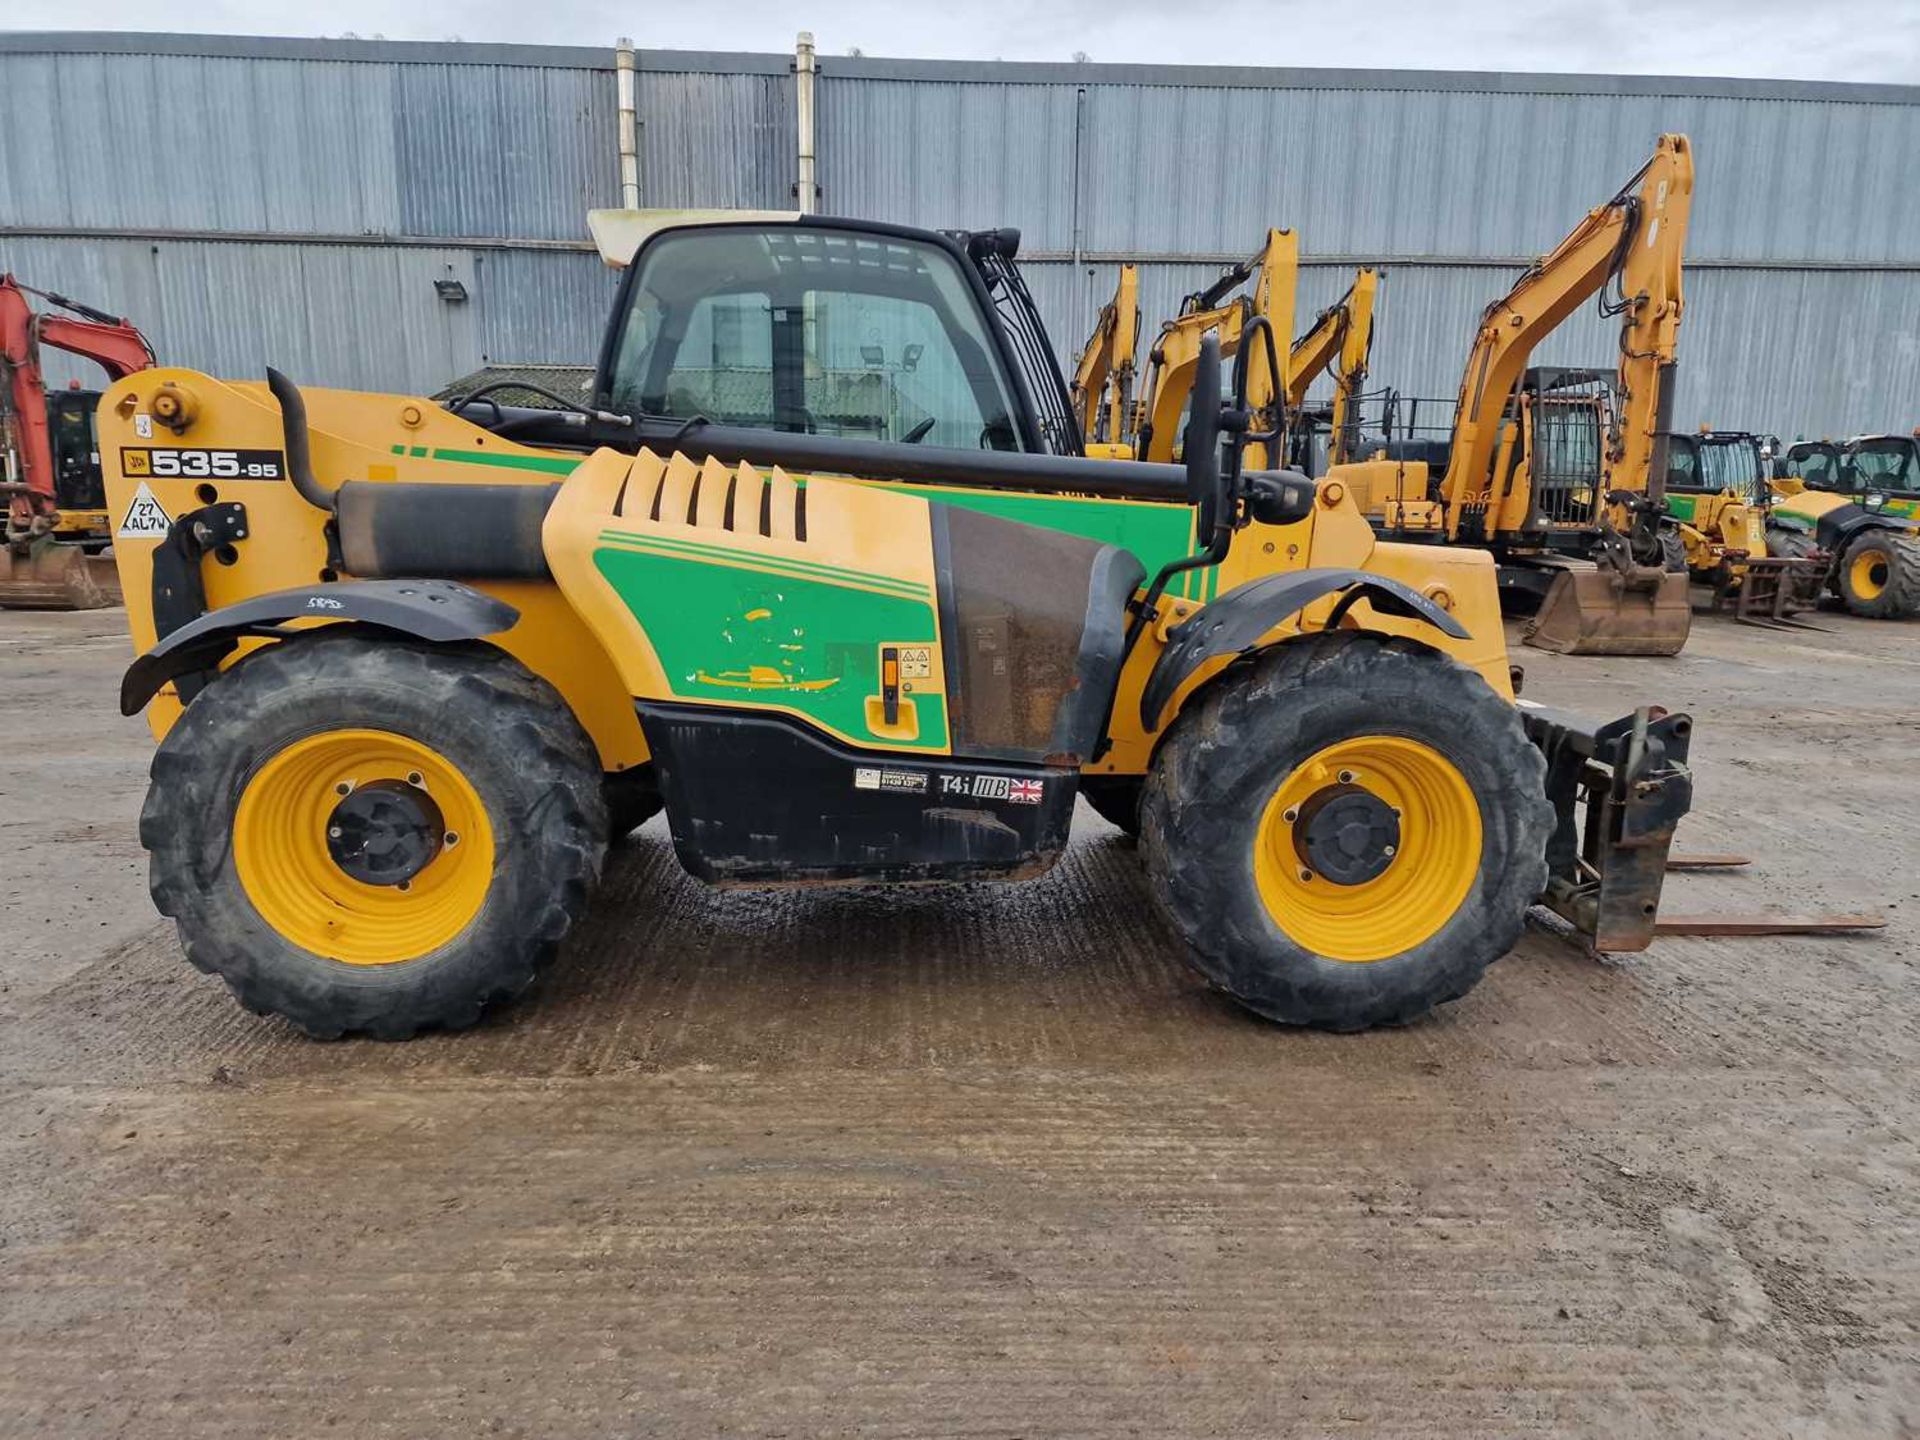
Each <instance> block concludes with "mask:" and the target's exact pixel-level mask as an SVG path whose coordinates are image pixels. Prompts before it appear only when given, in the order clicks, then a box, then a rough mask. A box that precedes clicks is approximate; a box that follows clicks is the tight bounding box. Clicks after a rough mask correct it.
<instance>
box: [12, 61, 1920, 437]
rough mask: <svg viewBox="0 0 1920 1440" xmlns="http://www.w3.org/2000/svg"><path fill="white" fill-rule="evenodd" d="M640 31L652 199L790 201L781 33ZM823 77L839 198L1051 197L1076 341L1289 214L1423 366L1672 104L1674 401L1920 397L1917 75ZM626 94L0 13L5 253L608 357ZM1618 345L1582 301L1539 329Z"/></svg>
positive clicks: (178, 302) (56, 268)
mask: <svg viewBox="0 0 1920 1440" xmlns="http://www.w3.org/2000/svg"><path fill="white" fill-rule="evenodd" d="M639 58H640V67H641V71H640V75H639V84H638V92H639V105H640V116H639V118H640V151H641V154H640V170H641V185H642V192H643V203H645V204H649V205H663V206H678V205H698V206H751V207H767V208H781V207H786V206H789V205H791V204H792V203H793V201H792V195H793V189H792V184H793V174H794V159H793V157H794V152H795V148H796V146H795V128H794V91H793V78H792V74H791V65H790V61H789V59H788V57H785V56H749V55H680V54H675V53H671V52H642V54H641V56H640V57H639ZM818 94H819V138H818V151H819V177H820V183H821V187H822V192H823V194H822V200H821V204H822V208H824V209H827V210H830V211H835V212H838V213H844V214H857V215H864V216H869V217H873V218H879V219H889V220H897V221H902V222H905V223H911V224H921V225H929V226H936V227H949V226H988V225H1007V224H1010V225H1017V226H1019V227H1021V229H1022V230H1023V232H1024V235H1025V250H1026V255H1027V266H1028V272H1029V278H1030V282H1031V284H1032V286H1033V289H1034V291H1035V294H1036V296H1037V297H1038V298H1039V300H1040V303H1041V306H1042V308H1043V310H1044V312H1045V314H1046V316H1047V319H1048V323H1049V326H1050V328H1051V330H1052V332H1053V335H1054V339H1055V341H1056V344H1057V345H1058V346H1059V348H1060V349H1061V350H1062V351H1063V352H1067V354H1066V355H1065V356H1064V357H1063V358H1066V359H1068V360H1070V359H1071V351H1072V350H1073V349H1074V347H1075V346H1076V345H1077V344H1078V342H1079V340H1080V339H1081V337H1082V336H1084V334H1085V333H1086V331H1087V329H1088V328H1089V327H1090V325H1091V323H1092V320H1093V316H1094V314H1095V313H1096V311H1097V310H1098V308H1099V306H1100V304H1101V303H1102V301H1103V300H1104V299H1105V298H1106V296H1107V294H1108V293H1109V292H1110V290H1111V287H1112V284H1113V278H1114V270H1115V264H1116V263H1117V261H1118V260H1119V259H1121V258H1135V259H1138V260H1139V261H1140V262H1141V263H1142V265H1143V282H1144V283H1143V302H1144V303H1143V309H1144V311H1145V313H1146V314H1147V315H1149V316H1152V317H1157V316H1162V315H1166V314H1170V313H1172V312H1173V310H1174V309H1175V308H1176V306H1177V303H1178V298H1179V296H1181V295H1182V294H1184V293H1186V292H1188V291H1190V290H1193V289H1196V288H1198V287H1199V286H1201V285H1203V284H1204V283H1206V282H1207V281H1208V280H1210V279H1211V278H1212V277H1213V275H1214V274H1215V273H1217V271H1218V269H1219V266H1220V263H1221V262H1222V260H1224V259H1225V258H1226V257H1228V256H1233V255H1239V254H1241V253H1244V252H1247V251H1251V250H1252V249H1253V248H1254V246H1255V245H1256V244H1257V242H1258V241H1259V238H1260V236H1261V234H1262V232H1263V231H1264V229H1265V228H1266V227H1267V226H1268V225H1270V224H1276V223H1277V224H1286V225H1291V226H1293V227H1294V228H1295V229H1297V230H1298V231H1299V232H1300V234H1301V237H1302V250H1303V253H1304V254H1305V255H1306V256H1307V257H1309V261H1310V263H1309V264H1308V265H1307V266H1306V267H1305V269H1304V271H1303V275H1302V281H1301V290H1300V296H1299V302H1298V316H1299V322H1300V324H1301V325H1302V326H1304V325H1305V324H1306V323H1307V321H1308V320H1309V319H1310V318H1311V317H1312V315H1313V314H1314V313H1315V311H1317V310H1318V309H1319V308H1320V307H1321V306H1322V305H1324V304H1326V303H1327V302H1328V301H1329V300H1331V299H1332V298H1333V297H1334V296H1336V295H1337V294H1338V293H1339V292H1340V290H1341V289H1343V288H1344V287H1345V285H1346V284H1347V282H1348V280H1349V279H1350V277H1351V271H1352V265H1353V263H1355V262H1357V261H1359V260H1362V259H1365V260H1375V261H1379V262H1380V263H1383V264H1384V265H1385V266H1386V268H1387V271H1388V277H1387V281H1386V285H1385V289H1384V292H1383V298H1382V303H1381V309H1380V315H1379V326H1378V340H1377V344H1376V349H1375V356H1374V366H1373V373H1374V375H1375V377H1376V379H1377V380H1379V381H1381V382H1383V383H1390V384H1393V385H1396V386H1399V387H1400V388H1402V389H1404V390H1407V391H1410V392H1414V393H1421V394H1431V395H1447V394H1450V393H1451V392H1452V390H1453V389H1454V387H1455V384H1456V381H1457V375H1458V369H1459V365H1460V363H1461V360H1462V358H1463V356H1464V352H1465V348H1466V345H1467V343H1468V341H1469V339H1470V337H1471V333H1472V327H1473V323H1474V318H1475V316H1476V315H1477V313H1478V311H1479V309H1480V307H1481V306H1482V305H1483V304H1484V303H1485V302H1486V301H1487V300H1488V299H1490V298H1492V297H1493V296H1494V295H1496V294H1498V293H1500V292H1501V291H1502V290H1504V289H1505V287H1506V285H1507V284H1508V283H1509V282H1510V280H1511V278H1512V269H1511V268H1510V267H1511V266H1512V265H1514V264H1516V263H1518V262H1520V261H1523V260H1524V259H1526V258H1528V257H1530V256H1532V255H1534V254H1536V253H1538V252H1540V251H1543V250H1545V249H1547V248H1549V247H1550V246H1551V245H1552V244H1553V243H1554V242H1556V241H1557V240H1558V239H1559V237H1560V236H1561V235H1562V234H1563V233H1565V231H1566V230H1567V229H1569V228H1570V227H1571V226H1572V225H1573V224H1574V223H1575V222H1576V221H1577V220H1578V218H1579V217H1580V215H1581V214H1582V213H1584V212H1585V211H1586V210H1587V209H1588V208H1589V207H1591V206H1592V205H1594V204H1596V203H1598V202H1599V201H1601V200H1603V199H1604V198H1606V196H1607V195H1608V194H1610V193H1611V192H1612V190H1613V189H1614V188H1615V187H1616V186H1618V185H1619V184H1620V183H1621V182H1622V181H1624V180H1625V179H1626V177H1627V176H1628V175H1629V174H1630V173H1631V172H1632V171H1633V169H1634V168H1635V167H1636V166H1637V165H1638V164H1639V162H1640V161H1641V160H1642V159H1644V158H1645V156H1646V155H1647V153H1648V152H1649V151H1650V150H1651V147H1652V144H1653V140H1654V138H1655V136H1656V135H1658V134H1659V133H1660V132H1661V131H1662V130H1667V129H1677V130H1682V131H1685V132H1686V133H1688V134H1689V135H1691V136H1692V138H1693V140H1694V143H1695V147H1696V152H1697V155H1698V163H1699V178H1698V189H1697V194H1696V204H1695V212H1694V225H1693V231H1692V236H1691V245H1690V259H1691V261H1692V262H1694V263H1693V268H1692V269H1691V271H1690V273H1689V277H1688V298H1689V308H1688V313H1687V320H1686V325H1685V328H1684V330H1683V332H1682V342H1681V358H1682V376H1683V380H1682V389H1681V393H1680V397H1679V405H1678V418H1679V419H1680V421H1681V422H1682V423H1689V424H1690V423H1693V422H1695V421H1699V420H1706V421H1710V422H1712V423H1715V424H1719V425H1725V426H1745V427H1754V428H1764V429H1777V430H1779V431H1781V432H1782V433H1785V434H1794V433H1802V432H1804V433H1841V432H1846V431H1851V430H1856V429H1863V428H1881V427H1887V426H1903V427H1904V426H1906V425H1910V424H1913V423H1916V422H1920V89H1916V88H1902V87H1887V86H1858V87H1849V86H1839V85H1793V84H1784V83H1780V82H1751V83H1748V82H1733V81H1691V80H1682V81H1674V80H1655V79H1635V78H1623V77H1606V76H1599V77H1584V78H1581V77H1555V76H1511V75H1504V76H1503V75H1487V76H1463V75H1452V74H1407V73H1398V74H1396V73H1389V72H1366V73H1362V72H1338V71H1248V70H1227V69H1221V70H1211V69H1210V70H1197V69H1190V68H1189V69H1181V70H1167V69H1158V68H1151V67H1121V66H1058V65H1043V66H1034V65H1001V64H962V63H939V62H904V61H873V60H843V59H838V58H834V57H827V58H825V59H824V60H823V61H822V73H821V79H820V82H819V91H818ZM615 103H616V102H615V89H614V77H613V70H612V53H611V51H606V52H599V51H588V50H572V49H560V48H555V47H503V46H467V45H443V46H440V45H412V44H385V43H377V42H347V41H288V40H232V39H221V38H217V37H190V36H169V37H150V36H113V35H90V36H84V37H83V36H52V37H34V36H0V133H4V134H5V135H6V136H7V137H8V139H7V143H6V144H5V145H4V146H0V266H3V267H5V268H10V269H13V270H15V271H17V272H19V274H20V275H21V276H22V278H24V279H26V280H28V281H29V282H30V283H34V284H38V285H41V286H43V287H46V288H52V289H58V290H65V291H68V292H70V293H73V294H75V295H77V296H80V297H82V298H85V299H88V300H90V301H91V302H92V303H95V304H99V305H103V306H105V307H107V308H110V309H114V310H119V311H123V312H125V313H127V314H128V315H130V316H131V317H132V318H134V319H135V320H136V321H137V322H138V323H139V324H141V325H142V326H143V327H144V328H145V329H147V330H148V332H149V333H150V334H151V335H152V336H153V338H154V340H155V342H156V344H157V345H158V346H159V348H160V350H161V353H162V354H163V356H165V357H166V358H169V359H173V360H177V361H179V362H181V363H185V364H191V365H196V366H200V367H202V368H207V369H211V370H215V371H222V372H230V373H238V374H257V373H258V372H259V370H260V368H261V367H262V366H263V365H264V364H265V363H266V362H267V361H269V360H272V361H274V362H275V363H277V364H281V365H283V366H287V367H290V368H292V369H293V370H294V371H295V372H296V373H298V374H299V375H301V376H302V378H305V379H308V380H310V381H311V382H313V383H324V384H336V385H353V386H360V387H365V388H377V389H404V390H413V391H422V390H431V389H434V388H437V387H438V386H439V385H440V384H442V383H443V382H444V381H446V380H447V379H448V378H450V377H452V376H454V375H457V374H460V373H462V372H464V371H466V370H469V369H472V368H474V367H475V366H477V365H479V364H481V363H484V362H485V361H488V360H494V361H507V362H511V361H559V362H580V363H584V362H587V361H590V360H591V359H592V358H593V355H594V352H595V350H596V347H597V342H598V336H599V331H600V326H601V323H602V319H603V316H604V314H605V311H606V307H607V303H608V301H609V299H610V297H611V294H612V290H613V277H612V276H611V274H610V273H609V272H607V271H606V270H605V269H604V268H603V267H602V266H601V265H600V263H599V261H598V259H597V258H596V257H595V256H594V255H593V254H592V253H591V252H590V251H588V250H587V249H586V248H585V246H584V224H583V212H584V211H585V210H587V209H588V208H590V207H592V206H596V205H611V204H614V203H617V199H618V173H617V163H616V157H615V138H614V137H615V129H616V126H615V119H616V116H615ZM446 278H454V279H459V280H461V282H462V283H463V285H464V286H465V288H466V290H467V292H468V296H469V298H468V300H467V301H466V302H465V303H464V304H448V303H445V302H443V301H441V300H440V299H439V298H438V297H437V296H436V294H435V292H434V289H433V284H432V282H433V281H434V280H435V279H446ZM1612 354H1613V336H1612V333H1611V330H1610V329H1609V327H1607V326H1606V325H1604V324H1603V323H1602V322H1600V321H1599V320H1598V319H1597V318H1587V319H1585V320H1576V321H1573V322H1569V324H1568V325H1567V326H1566V327H1565V328H1564V329H1563V330H1562V331H1561V332H1560V333H1559V334H1557V335H1555V336H1554V337H1553V339H1552V340H1551V341H1550V342H1549V344H1548V346H1547V347H1546V348H1545V349H1544V350H1543V351H1542V353H1541V355H1540V357H1539V358H1540V359H1541V360H1543V361H1546V362H1549V363H1553V362H1560V363H1582V362H1585V363H1596V362H1597V363H1602V364H1604V363H1607V362H1608V360H1609V357H1611V355H1612ZM60 373H65V372H60Z"/></svg>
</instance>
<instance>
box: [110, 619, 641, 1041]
mask: <svg viewBox="0 0 1920 1440" xmlns="http://www.w3.org/2000/svg"><path fill="white" fill-rule="evenodd" d="M336 631H337V633H336ZM152 776H153V783H152V785H151V787H150V789H149V790H148V793H147V801H146V806H145V808H144V809H143V811H142V813H141V817H140V838H141V843H142V844H144V845H145V846H146V847H147V849H148V851H149V852H151V869H150V879H151V885H152V890H153V897H154V903H155V904H156V905H157V906H158V907H159V909H160V911H161V913H162V914H164V915H168V916H170V917H172V919H173V920H174V922H175V923H176V925H177V927H178V929H179V932H180V938H181V941H182V944H183V945H184V947H185V949H186V953H187V958H188V959H189V960H191V961H192V962H193V963H194V964H195V965H196V966H198V967H199V968H200V969H202V970H205V971H208V972H210V973H213V974H217V975H219V976H220V977H221V978H222V979H224V980H225V981H226V982H227V985H228V986H229V987H230V988H231V989H232V990H233V992H234V994H235V995H236V996H237V997H239V999H240V1002H241V1003H242V1004H243V1005H245V1006H246V1007H247V1008H248V1009H249V1010H252V1011H254V1012H255V1013H257V1014H273V1015H281V1016H284V1017H286V1018H287V1019H288V1020H291V1021H292V1022H293V1023H294V1024H295V1025H297V1026H299V1027H300V1028H301V1029H302V1030H304V1031H306V1032H307V1033H308V1034H310V1035H315V1036H320V1037H326V1038H331V1037H333V1036H337V1035H342V1034H348V1033H355V1032H363V1033H366V1034H371V1035H376V1036H379V1037H381V1038H386V1039H400V1038H404V1037H406V1036H408V1035H411V1034H413V1033H414V1032H415V1031H417V1030H420V1029H422V1028H426V1027H430V1026H446V1027H449V1028H459V1027H462V1026H465V1025H470V1024H472V1023H473V1021H475V1020H476V1019H478V1018H479V1016H480V1012H481V1010H482V1009H483V1008H484V1007H485V1006H486V1005H487V1004H489V1003H490V1002H492V1001H495V1000H499V999H504V998H507V997H509V996H512V995H514V994H517V993H518V992H519V991H521V990H523V989H525V988H526V986H527V985H528V984H530V983H531V982H532V980H533V978H534V974H535V972H536V971H537V970H538V969H539V967H540V966H541V965H543V964H545V963H546V962H547V961H548V960H549V959H551V958H552V956H553V954H554V952H555V950H556V948H557V947H558V945H559V943H560V940H561V938H562V937H563V936H564V935H565V934H566V933H567V931H568V929H569V928H570V927H571V926H572V924H573V923H574V921H575V920H576V919H577V918H578V917H579V915H580V914H581V913H582V912H583V911H584V909H585V908H586V904H587V900H588V896H589V894H590V892H591V890H592V888H593V885H594V882H595V880H596V878H597V877H598V874H599V868H600V862H601V859H602V856H603V855H604V853H605V835H606V824H607V821H606V812H605V808H604V801H603V799H602V795H601V790H600V779H601V777H600V766H599V763H598V760H597V757H596V756H595V753H594V749H593V745H592V742H591V741H590V740H589V739H588V738H587V736H586V734H585V732H584V731H582V730H581V728H580V725H579V723H578V722H577V721H576V720H575V718H574V716H573V714H572V712H571V711H570V710H569V709H568V708H567V706H566V703H565V702H564V701H563V700H561V698H560V697H559V695H558V694H557V693H555V692H554V691H553V690H552V689H551V688H550V687H549V686H547V685H546V684H545V682H543V681H541V680H539V679H537V678H536V677H534V676H533V675H531V674H530V673H529V672H528V671H526V670H525V669H524V668H522V667H521V666H520V665H519V664H518V663H517V662H515V661H513V660H511V659H509V658H508V657H506V656H504V655H501V654H499V653H498V652H495V651H490V650H485V649H482V648H480V647H473V648H454V647H444V648H442V647H432V646H426V645H416V644H411V643H408V642H406V641H400V640H393V639H373V638H369V637H367V636H365V635H363V634H356V633H354V632H352V631H351V630H348V629H345V628H344V627H336V630H329V631H326V632H322V633H320V634H317V635H314V636H312V637H305V638H301V639H296V640H290V641H285V642H282V643H280V644H277V645H274V646H271V647H269V648H267V649H266V650H263V651H261V652H260V653H258V654H256V655H254V656H252V657H250V658H249V659H247V660H245V661H243V662H242V663H241V664H240V665H238V666H237V667H235V668H234V669H232V670H230V671H228V672H227V673H225V674H224V675H222V676H221V677H220V678H219V679H218V680H216V681H215V682H214V683H213V684H212V685H210V686H208V687H207V689H206V690H205V691H204V692H203V693H202V694H201V695H200V696H199V697H198V698H197V699H195V700H194V702H193V703H192V704H191V705H190V706H188V707H187V710H186V712H185V713H184V714H183V715H182V716H181V717H180V719H179V720H178V721H177V722H176V723H175V725H174V727H173V729H172V730H170V731H169V732H168V733H167V737H166V739H165V740H164V741H162V742H161V745H160V748H159V750H158V751H157V752H156V753H155V755H154V761H153V772H152Z"/></svg>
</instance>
